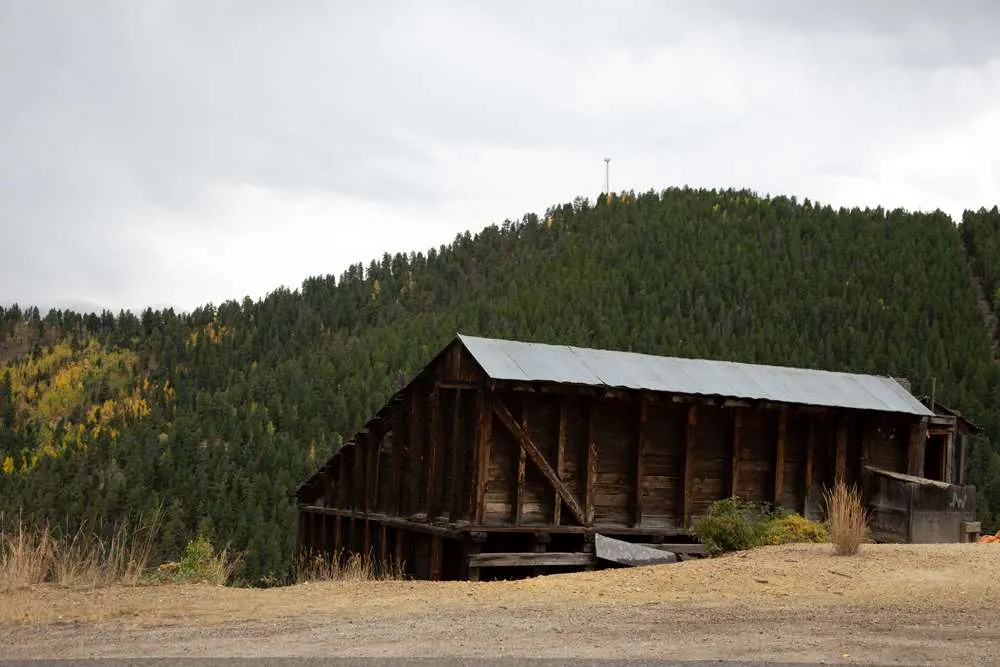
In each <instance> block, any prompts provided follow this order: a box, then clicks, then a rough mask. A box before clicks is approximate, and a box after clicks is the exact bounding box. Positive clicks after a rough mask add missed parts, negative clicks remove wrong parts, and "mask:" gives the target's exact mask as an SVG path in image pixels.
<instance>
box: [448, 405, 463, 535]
mask: <svg viewBox="0 0 1000 667" xmlns="http://www.w3.org/2000/svg"><path fill="white" fill-rule="evenodd" d="M461 439H462V389H460V388H459V389H456V390H455V409H454V410H453V411H452V420H451V489H449V491H448V497H449V498H450V501H451V507H450V508H449V511H448V516H449V517H451V520H452V521H454V520H455V519H458V518H460V517H461V515H462V470H463V468H462V451H463V447H462V443H461Z"/></svg>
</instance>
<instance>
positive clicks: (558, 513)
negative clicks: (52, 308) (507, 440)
mask: <svg viewBox="0 0 1000 667" xmlns="http://www.w3.org/2000/svg"><path fill="white" fill-rule="evenodd" d="M565 457H566V397H565V396H560V397H559V425H558V432H557V433H556V476H558V477H559V479H560V480H562V478H563V463H564V459H565ZM561 520H562V500H560V499H559V492H558V491H553V496H552V523H553V524H554V525H556V526H558V525H559V522H560V521H561Z"/></svg>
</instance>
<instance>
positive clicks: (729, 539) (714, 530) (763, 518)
mask: <svg viewBox="0 0 1000 667" xmlns="http://www.w3.org/2000/svg"><path fill="white" fill-rule="evenodd" d="M692 529H693V530H694V534H695V536H696V537H697V538H698V539H699V540H700V541H701V543H702V544H704V545H705V548H706V549H708V551H709V552H710V553H713V554H718V553H722V552H725V551H742V550H745V549H753V548H755V547H760V546H764V545H768V544H787V543H789V542H823V541H825V540H826V539H827V534H826V529H825V527H824V526H823V524H821V523H817V522H815V521H810V520H809V519H806V518H804V517H802V516H799V515H798V514H796V513H794V512H790V511H788V510H785V509H783V508H780V507H774V506H772V505H768V504H766V503H753V502H749V501H742V500H740V499H738V498H725V499H723V500H718V501H716V502H714V503H712V506H711V507H710V508H709V510H708V514H706V515H705V516H703V517H701V518H699V519H697V520H696V521H695V522H694V525H693V526H692Z"/></svg>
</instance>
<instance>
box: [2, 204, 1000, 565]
mask: <svg viewBox="0 0 1000 667" xmlns="http://www.w3.org/2000/svg"><path fill="white" fill-rule="evenodd" d="M998 308H1000V212H998V210H997V208H996V207H994V208H992V209H991V210H986V209H981V210H979V211H968V212H966V213H965V214H964V216H963V217H962V219H961V220H960V221H954V220H952V219H951V218H950V217H949V216H948V215H946V214H944V213H942V212H940V211H938V212H933V213H926V212H920V213H914V212H907V211H904V210H883V209H881V208H876V209H858V208H854V209H844V208H841V209H834V208H832V207H830V206H824V205H819V204H816V203H814V202H810V201H809V200H801V201H800V200H798V199H796V198H795V197H786V196H775V197H771V196H766V197H765V196H760V195H758V194H756V193H754V192H751V191H748V190H723V191H720V190H705V189H691V188H670V189H667V190H664V191H662V192H654V191H650V192H645V193H634V192H624V193H618V194H612V195H611V196H605V195H601V196H600V197H598V198H597V199H596V200H594V201H591V200H589V199H585V198H582V197H581V198H578V199H576V200H575V201H573V202H571V203H565V204H562V205H558V206H553V207H552V208H550V209H549V210H548V211H546V212H545V214H544V215H541V216H539V215H535V214H527V215H525V216H524V217H523V218H522V219H521V220H517V221H506V222H504V223H503V224H500V225H491V226H489V227H486V228H485V229H482V230H481V231H479V232H478V233H476V234H471V233H465V234H462V235H460V236H458V237H457V238H455V240H454V241H453V242H452V243H451V244H450V245H448V246H442V247H439V248H432V249H429V250H427V251H426V252H418V253H410V254H407V255H404V254H397V255H394V256H392V255H389V254H386V255H383V256H382V257H381V258H380V259H376V260H373V261H371V262H370V263H368V264H367V265H366V264H364V263H359V264H356V265H353V266H351V267H349V268H348V269H347V270H346V271H345V272H344V273H343V274H342V275H340V276H334V275H327V276H317V277H312V278H309V279H307V280H305V281H304V282H303V284H302V285H301V287H300V288H299V289H296V290H294V291H293V290H288V289H277V290H275V291H273V292H271V293H270V294H268V295H267V296H266V297H265V298H263V299H259V300H256V301H254V300H252V299H250V298H245V299H243V300H242V301H236V300H232V301H227V302H225V303H221V304H217V305H214V304H207V305H205V306H202V307H200V308H197V309H196V310H194V311H193V312H190V313H177V312H174V311H173V310H171V309H166V310H152V309H147V310H145V311H143V312H141V313H131V312H119V313H117V314H114V313H111V312H103V313H77V312H71V311H61V310H53V311H50V312H48V313H41V312H39V311H38V309H37V308H34V307H31V306H30V305H23V304H22V305H20V306H19V305H12V306H10V307H3V308H0V517H3V519H2V520H10V519H11V518H12V517H15V516H16V517H19V518H20V519H22V520H26V521H28V522H32V523H39V524H41V523H48V524H49V525H51V526H55V527H59V529H60V530H65V531H72V530H75V529H76V528H77V527H79V526H81V525H88V526H93V527H96V529H98V530H102V529H106V530H110V529H111V527H113V526H114V524H115V523H116V522H117V521H120V520H123V519H124V518H126V517H128V516H132V515H134V514H136V513H139V512H150V511H152V509H153V508H155V507H161V508H162V510H163V512H164V515H163V522H162V524H161V534H160V538H159V542H158V544H157V554H156V557H157V558H158V559H160V560H164V561H165V560H174V559H177V558H178V556H179V554H180V553H181V552H182V551H183V549H184V546H185V544H186V543H187V542H188V540H191V539H193V538H194V537H195V536H197V535H201V536H205V537H208V538H209V539H211V540H212V541H213V543H216V544H220V545H224V544H228V545H229V546H230V547H231V549H233V550H236V551H238V552H240V553H242V554H243V555H244V558H243V561H242V569H241V571H240V572H239V581H241V582H243V583H247V584H252V585H260V584H263V583H268V582H277V583H281V582H285V581H288V580H289V579H290V577H291V576H292V573H293V556H294V549H295V533H296V525H297V509H296V506H295V501H294V497H293V494H294V492H295V489H296V487H297V486H298V485H299V484H300V483H301V482H302V481H304V480H305V479H306V478H307V477H308V476H309V475H310V474H311V472H312V471H313V469H314V468H315V467H317V466H319V465H320V464H321V463H322V462H323V461H324V460H325V459H326V458H327V457H328V456H329V455H330V454H331V453H332V452H334V451H335V450H336V449H337V448H338V447H339V446H340V445H341V444H342V443H343V442H344V440H345V439H347V438H350V437H351V434H352V433H354V432H355V430H356V429H358V428H359V427H360V426H361V425H362V424H363V423H364V422H365V421H367V419H368V418H369V417H370V416H371V415H372V414H373V413H374V412H375V411H376V410H377V409H378V408H379V407H381V405H382V404H383V402H384V401H385V400H386V398H387V397H388V396H390V395H391V394H392V393H394V392H395V391H396V390H397V389H398V388H399V387H401V386H402V385H403V384H404V383H405V382H406V381H407V380H408V378H411V377H412V376H413V375H414V374H415V373H416V372H417V371H419V370H420V369H421V368H422V367H423V366H424V365H425V364H426V363H427V362H428V361H429V360H430V359H431V358H432V357H433V355H434V354H435V353H436V352H437V351H438V350H439V349H440V348H441V347H442V346H443V345H445V344H446V343H447V342H448V341H449V340H450V339H451V338H452V337H453V336H454V335H455V333H457V332H461V333H467V334H472V335H482V336H494V337H501V338H515V339H522V340H529V341H540V342H550V343H565V344H573V345H581V346H590V347H601V348H611V349H621V350H633V351H637V352H646V353H650V354H664V355H671V356H682V357H700V358H712V359H726V360H733V361H746V362H759V363H769V364H779V365H790V366H802V367H809V368H824V369H830V370H843V371H856V372H866V373H877V374H884V375H892V376H896V377H905V378H908V379H909V380H910V382H911V383H912V389H913V392H914V393H915V394H917V395H918V396H919V395H921V394H926V393H929V392H930V390H931V385H932V383H933V385H934V391H935V394H936V397H937V398H938V400H940V401H941V402H943V403H944V404H946V405H948V406H949V407H951V408H953V409H956V410H958V411H960V412H961V413H962V414H963V415H964V416H966V417H968V418H969V419H971V420H972V421H973V422H975V423H976V424H978V425H979V426H981V427H982V429H983V433H982V435H980V436H979V437H978V438H977V439H976V440H975V441H974V447H973V451H972V454H971V456H970V460H969V480H970V482H971V483H973V484H975V485H976V486H977V487H978V493H977V497H978V514H979V518H980V519H981V520H982V521H983V522H984V524H985V525H984V530H986V529H988V530H993V531H995V530H996V528H997V527H998V526H997V521H998V519H1000V366H998V363H997V354H998V353H997V346H996V336H997V324H996V315H995V312H996V310H997V309H998Z"/></svg>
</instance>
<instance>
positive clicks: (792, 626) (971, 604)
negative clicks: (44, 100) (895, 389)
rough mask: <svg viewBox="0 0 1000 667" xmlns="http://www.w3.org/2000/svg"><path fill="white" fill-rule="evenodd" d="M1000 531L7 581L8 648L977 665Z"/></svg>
mask: <svg viewBox="0 0 1000 667" xmlns="http://www.w3.org/2000/svg"><path fill="white" fill-rule="evenodd" d="M998 603H1000V547H998V546H995V545H975V544H969V545H964V544H962V545H960V544H953V545H902V546H889V545H868V546H866V547H865V548H864V551H863V553H862V554H861V555H860V556H858V557H854V558H842V557H835V556H833V555H831V551H830V547H829V546H827V545H794V546H783V547H769V548H766V549H761V550H757V551H754V552H751V553H745V554H737V555H732V556H728V557H724V558H717V559H710V560H700V561H690V562H685V563H678V564H673V565H661V566H651V567H644V568H633V569H622V570H606V571H601V572H590V573H577V574H568V575H558V576H550V577H538V578H534V579H528V580H523V581H516V582H487V583H468V582H446V583H430V582H398V581H391V582H324V583H313V584H302V585H299V586H291V587H287V588H280V589H266V590H254V589H233V588H221V587H214V586H207V585H184V586H156V587H138V588H120V587H119V588H103V589H97V590H89V591H88V590H67V589H57V588H52V587H37V588H32V589H25V590H20V591H14V592H7V593H0V658H7V659H26V658H79V659H88V658H129V657H188V656H199V657H218V658H224V657H239V658H260V657H269V656H275V657H281V656H285V657H292V656H294V657H321V656H342V657H355V656H356V657H361V656H372V657H470V658H475V657H509V658H552V659H556V658H577V659H608V658H615V659H637V660H639V659H648V660H662V659H669V660H716V659H725V660H751V661H781V662H813V663H817V662H820V661H825V662H827V663H880V664H963V663H964V664H975V663H982V662H983V661H984V660H987V661H989V660H991V659H992V656H994V655H997V654H998V649H1000V625H998V624H996V623H995V617H996V614H995V609H996V608H997V606H998Z"/></svg>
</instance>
